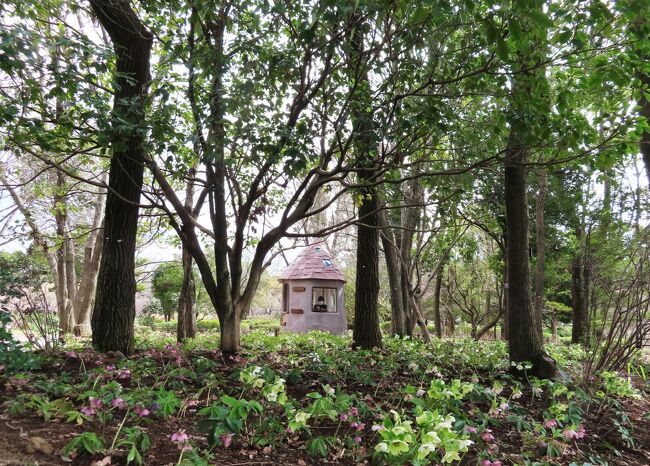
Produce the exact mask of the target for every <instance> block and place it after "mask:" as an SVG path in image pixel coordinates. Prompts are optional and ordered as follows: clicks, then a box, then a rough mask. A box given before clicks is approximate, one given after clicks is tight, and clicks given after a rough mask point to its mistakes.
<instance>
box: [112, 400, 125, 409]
mask: <svg viewBox="0 0 650 466" xmlns="http://www.w3.org/2000/svg"><path fill="white" fill-rule="evenodd" d="M111 406H112V407H113V408H117V409H126V408H127V406H128V405H127V403H126V401H124V400H123V399H122V398H115V399H114V400H113V401H111Z"/></svg>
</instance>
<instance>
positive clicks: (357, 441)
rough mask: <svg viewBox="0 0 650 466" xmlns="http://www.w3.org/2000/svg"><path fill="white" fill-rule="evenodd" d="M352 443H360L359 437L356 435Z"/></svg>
mask: <svg viewBox="0 0 650 466" xmlns="http://www.w3.org/2000/svg"><path fill="white" fill-rule="evenodd" d="M354 443H361V437H359V436H358V435H357V436H356V437H354Z"/></svg>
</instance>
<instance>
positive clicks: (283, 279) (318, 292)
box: [278, 242, 347, 334]
mask: <svg viewBox="0 0 650 466" xmlns="http://www.w3.org/2000/svg"><path fill="white" fill-rule="evenodd" d="M278 280H279V282H280V283H282V321H281V325H282V327H283V328H284V329H286V330H289V331H291V332H300V333H302V332H308V331H310V330H323V331H325V332H331V333H335V334H342V333H344V332H345V331H346V330H347V320H346V318H345V302H344V296H343V285H344V284H345V278H344V277H343V274H342V273H341V271H340V270H339V269H338V267H337V266H336V264H335V263H334V258H333V257H332V254H331V253H330V252H329V251H328V250H327V248H326V247H325V243H324V242H320V243H314V244H311V245H309V246H307V248H306V249H305V250H304V251H302V252H301V253H300V254H299V255H298V257H297V258H296V260H295V261H294V262H293V264H291V265H289V267H287V269H286V270H285V271H284V272H283V273H282V275H280V278H279V279H278Z"/></svg>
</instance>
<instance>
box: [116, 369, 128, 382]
mask: <svg viewBox="0 0 650 466" xmlns="http://www.w3.org/2000/svg"><path fill="white" fill-rule="evenodd" d="M117 378H118V379H120V380H126V379H130V378H131V371H130V370H128V369H122V370H121V371H120V372H119V374H118V376H117Z"/></svg>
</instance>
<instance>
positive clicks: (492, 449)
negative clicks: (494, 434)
mask: <svg viewBox="0 0 650 466" xmlns="http://www.w3.org/2000/svg"><path fill="white" fill-rule="evenodd" d="M487 451H488V453H489V454H490V455H494V454H495V453H496V452H498V451H499V447H498V446H497V444H496V443H492V444H490V446H488V449H487Z"/></svg>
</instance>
